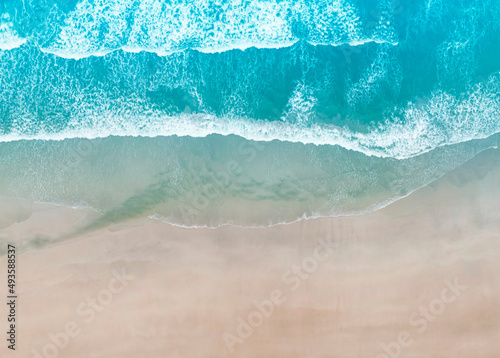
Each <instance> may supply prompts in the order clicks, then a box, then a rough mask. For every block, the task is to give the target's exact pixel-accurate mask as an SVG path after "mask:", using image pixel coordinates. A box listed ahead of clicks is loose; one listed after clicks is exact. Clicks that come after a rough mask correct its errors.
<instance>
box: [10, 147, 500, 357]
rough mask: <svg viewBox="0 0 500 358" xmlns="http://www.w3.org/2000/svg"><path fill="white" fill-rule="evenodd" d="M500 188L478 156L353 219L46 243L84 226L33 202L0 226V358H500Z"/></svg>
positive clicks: (151, 223) (83, 217) (488, 155)
mask: <svg viewBox="0 0 500 358" xmlns="http://www.w3.org/2000/svg"><path fill="white" fill-rule="evenodd" d="M499 188H500V155H499V151H498V150H488V151H486V152H483V153H481V154H480V155H478V156H477V157H476V158H474V159H473V160H472V161H470V162H468V163H466V164H464V165H463V166H462V167H460V168H458V169H456V170H455V171H453V172H451V173H448V174H447V175H446V176H444V177H442V178H441V179H439V180H437V181H436V182H434V183H432V184H431V185H428V186H426V187H424V188H422V189H420V190H418V191H416V192H415V193H413V194H411V195H410V196H408V197H406V198H404V199H401V200H399V201H397V202H396V203H393V204H391V205H389V206H387V207H386V208H384V209H381V210H378V211H376V212H373V213H370V214H366V215H362V216H352V217H339V218H323V219H312V220H304V221H300V222H296V223H292V224H288V225H277V226H273V227H268V228H252V229H246V228H239V227H230V226H226V227H221V228H218V229H205V228H198V229H186V228H180V227H174V226H171V225H169V224H165V223H163V222H160V221H155V220H150V219H137V220H132V221H129V222H123V223H116V224H114V225H112V226H109V227H107V228H104V229H99V230H96V231H92V232H87V233H84V234H80V235H75V236H74V237H72V238H69V239H65V240H60V241H57V242H52V240H53V239H54V238H57V237H59V236H60V235H62V234H67V233H70V232H72V230H75V229H76V228H78V227H81V226H83V225H85V224H86V223H88V222H90V221H91V220H92V219H94V218H95V217H96V214H95V213H93V212H92V211H90V210H76V209H70V208H66V207H61V206H53V205H48V204H37V203H34V204H30V205H32V206H30V208H31V207H32V208H33V210H34V212H33V214H32V215H31V216H29V215H27V216H29V217H28V218H26V215H24V216H23V215H20V216H19V217H20V219H19V221H20V223H18V224H15V225H12V226H9V227H6V228H3V229H0V238H1V241H2V247H1V248H2V250H3V251H2V254H3V256H2V257H1V258H0V267H1V269H0V272H2V274H1V285H2V287H4V288H5V290H2V292H4V293H6V291H7V288H6V287H7V283H6V274H5V268H6V266H7V259H6V256H5V249H6V247H7V243H10V244H14V245H15V246H16V247H17V248H18V255H17V270H18V274H17V294H18V300H17V317H18V325H17V347H16V348H17V349H16V353H15V354H14V353H13V352H8V353H11V354H10V355H9V354H7V355H5V352H6V351H7V348H6V342H5V340H3V342H4V343H3V344H2V348H1V350H2V354H1V356H2V357H8V356H17V357H40V356H42V357H71V358H78V357H82V358H83V357H85V358H92V357H95V358H97V357H122V358H123V357H125V358H127V357H134V358H140V357H148V358H151V357H186V358H195V357H207V358H208V357H252V358H278V357H279V358H282V357H287V358H291V357H301V358H302V357H304V358H313V357H328V358H333V357H363V358H364V357H367V358H369V357H373V358H387V357H392V358H395V357H402V358H404V357H408V358H410V357H411V358H420V357H422V358H424V357H425V358H430V357H434V358H438V357H439V358H452V357H453V358H462V357H463V358H470V357H484V358H486V357H491V358H498V357H500V275H499V274H500V235H499V232H500V205H499V203H500V190H499ZM5 296H6V294H5ZM258 307H260V310H259V308H258ZM261 312H263V313H261ZM6 316H7V311H6V305H5V304H3V305H2V309H1V317H3V318H2V319H3V320H4V321H3V322H4V323H3V324H2V327H3V328H2V330H5V329H7V322H6Z"/></svg>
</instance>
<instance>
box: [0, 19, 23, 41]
mask: <svg viewBox="0 0 500 358" xmlns="http://www.w3.org/2000/svg"><path fill="white" fill-rule="evenodd" d="M25 42H26V39H24V38H22V37H20V36H19V34H18V33H17V32H16V30H15V29H14V25H13V23H12V22H11V21H10V16H9V14H7V13H5V14H3V15H2V16H1V17H0V50H12V49H14V48H17V47H19V46H21V45H22V44H24V43H25Z"/></svg>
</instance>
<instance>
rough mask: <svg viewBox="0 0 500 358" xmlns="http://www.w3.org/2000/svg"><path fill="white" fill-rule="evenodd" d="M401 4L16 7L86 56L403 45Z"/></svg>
mask: <svg viewBox="0 0 500 358" xmlns="http://www.w3.org/2000/svg"><path fill="white" fill-rule="evenodd" d="M394 7H395V5H394V2H393V1H390V0H380V1H378V2H377V6H376V9H377V10H376V11H373V10H371V12H370V13H368V14H367V9H364V8H360V7H359V5H358V4H356V3H351V2H349V1H347V0H336V1H324V0H317V1H305V0H299V1H287V0H271V1H243V0H237V1H230V2H225V1H221V2H216V3H214V2H213V1H208V0H196V1H184V0H177V1H172V2H166V1H162V0H153V1H136V0H125V1H124V0H120V1H114V0H113V1H109V0H81V1H78V2H76V3H75V4H74V6H69V5H66V6H63V4H51V2H50V1H42V2H38V1H27V3H26V4H25V5H24V6H23V7H22V8H19V9H17V8H14V9H13V10H11V11H12V12H13V13H16V14H17V13H20V14H22V16H24V17H25V18H24V19H23V21H21V23H22V24H25V25H26V26H25V28H26V31H27V32H28V33H29V37H30V39H31V40H32V41H33V43H34V44H36V45H37V46H39V47H40V49H41V50H43V51H44V52H47V53H52V54H55V55H57V56H60V57H63V58H72V59H81V58H85V57H89V56H102V55H105V54H107V53H109V52H111V51H115V50H117V49H122V50H124V51H131V52H136V51H147V52H154V53H157V54H159V55H162V56H164V55H168V54H171V53H173V52H178V51H182V50H186V49H193V50H197V51H202V52H208V53H213V52H221V51H227V50H232V49H246V48H249V47H256V48H281V47H285V46H291V45H292V44H294V43H296V42H297V41H306V42H308V43H311V44H321V45H330V46H340V45H343V44H350V45H353V46H354V45H360V44H363V43H366V42H377V43H390V44H393V45H395V44H397V43H398V35H397V33H396V30H395V28H394V25H393V20H394V12H395V9H394Z"/></svg>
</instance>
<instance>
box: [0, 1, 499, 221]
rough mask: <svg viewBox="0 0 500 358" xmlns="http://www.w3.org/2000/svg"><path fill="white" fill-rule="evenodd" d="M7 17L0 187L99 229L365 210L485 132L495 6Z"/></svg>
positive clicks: (14, 5)
mask: <svg viewBox="0 0 500 358" xmlns="http://www.w3.org/2000/svg"><path fill="white" fill-rule="evenodd" d="M0 10H1V17H0V197H4V198H6V197H8V198H22V199H24V200H28V201H41V202H51V203H58V204H63V205H69V206H76V207H92V208H94V209H96V210H97V211H98V212H99V213H101V214H102V217H101V219H100V220H98V221H97V222H96V223H94V224H93V225H94V226H104V225H107V224H108V223H110V222H116V221H121V220H126V219H128V218H132V217H141V216H150V217H155V218H159V219H162V220H165V221H168V222H171V223H175V224H179V225H187V226H204V225H207V226H217V225H221V224H227V223H232V224H237V225H244V226H255V225H268V224H274V223H280V222H290V221H294V220H297V219H299V218H306V217H315V216H336V215H346V214H355V213H364V212H368V211H372V210H375V209H377V208H380V207H382V206H384V205H387V204H388V203H390V202H392V201H394V200H397V199H398V198H401V197H404V196H406V195H408V194H409V193H411V192H413V191H414V190H416V189H418V188H419V187H422V186H424V185H426V184H428V183H430V182H432V181H433V180H435V179H436V178H438V177H440V176H441V175H443V174H445V173H446V172H448V171H450V170H452V169H454V168H456V167H457V166H459V165H461V164H462V163H464V162H465V161H466V160H468V159H470V158H472V157H473V156H474V155H476V154H477V153H479V152H480V151H482V150H484V149H486V148H490V147H494V146H496V145H497V141H498V136H497V135H496V133H498V132H500V21H498V20H499V19H500V2H499V1H474V0H473V1H457V0H447V1H445V0H427V1H423V0H417V1H398V0H394V1H393V0H389V1H388V0H383V1H374V0H369V1H368V0H360V1H354V0H350V1H347V0H345V1H320V0H316V1H305V0H304V1H281V0H279V1H278V0H275V1H238V0H235V1H204V0H195V1H160V0H158V1H155V0H150V1H146V0H121V1H117V0H114V1H110V0H107V1H104V0H94V1H91V0H80V1H67V0H64V1H63V0H60V1H54V0H52V1H44V0H38V1H35V0H24V1H9V0H6V1H3V2H2V1H0ZM7 202H8V203H12V202H13V201H12V200H9V201H5V203H7ZM20 202H21V201H20ZM22 202H24V201H22ZM9 205H14V204H9ZM13 210H14V209H13ZM4 211H5V210H4ZM0 212H1V211H0ZM0 222H1V220H0Z"/></svg>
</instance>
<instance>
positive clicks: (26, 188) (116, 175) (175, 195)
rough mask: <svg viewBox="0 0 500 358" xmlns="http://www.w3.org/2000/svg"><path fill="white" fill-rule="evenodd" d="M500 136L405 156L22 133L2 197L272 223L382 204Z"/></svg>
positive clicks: (107, 219) (5, 167)
mask: <svg viewBox="0 0 500 358" xmlns="http://www.w3.org/2000/svg"><path fill="white" fill-rule="evenodd" d="M497 141H498V136H497V135H495V136H492V137H490V138H487V139H484V140H476V141H472V142H465V143H461V144H456V145H449V146H444V147H440V148H437V149H435V150H433V151H431V152H428V153H425V154H422V155H419V156H416V157H412V158H408V159H404V160H397V159H392V158H378V157H374V156H372V157H369V156H365V155H364V154H362V153H359V152H355V151H349V150H346V149H344V148H341V147H338V146H326V145H325V146H316V145H305V144H299V143H289V142H280V141H272V142H254V141H248V140H245V139H243V138H241V137H238V136H234V135H231V136H220V135H210V136H208V137H205V138H191V137H177V136H171V137H156V138H142V137H108V138H103V139H93V140H89V139H67V140H63V141H16V142H8V143H0V154H1V155H0V172H1V173H2V175H1V177H0V196H2V197H10V198H23V199H27V200H28V201H35V202H51V203H57V204H62V205H67V206H72V207H91V208H94V209H95V210H97V211H98V212H99V213H100V214H101V216H100V219H98V220H97V221H96V222H94V223H92V224H90V226H89V227H88V228H87V229H96V228H99V227H104V226H107V225H109V224H111V223H116V222H121V221H125V220H128V219H131V218H137V217H146V216H149V217H154V218H157V219H160V220H164V221H167V222H169V223H173V224H177V225H183V226H209V227H216V226H219V225H224V224H233V225H241V226H266V225H270V224H277V223H284V222H291V221H295V220H297V219H299V218H305V217H319V216H338V215H350V214H359V213H364V212H369V211H372V210H376V209H377V208H380V207H382V206H385V205H387V204H389V203H390V202H392V201H394V200H397V199H398V198H401V197H403V196H406V195H408V194H409V193H411V192H413V191H414V190H416V189H417V188H419V187H422V186H424V185H426V184H428V183H430V182H432V181H433V180H435V179H436V178H438V177H440V176H442V175H443V174H445V173H447V172H449V171H450V170H452V169H454V168H456V167H458V166H459V165H461V164H462V163H464V162H465V161H467V160H468V159H470V158H472V157H474V156H475V155H476V154H477V153H479V152H481V151H482V150H485V149H487V148H490V147H495V146H496V145H497ZM7 203H10V204H9V205H14V206H15V205H16V204H12V201H11V202H7ZM19 203H23V202H19ZM19 203H18V205H21V204H19ZM14 209H15V208H13V210H14ZM5 221H6V219H5V218H4V226H5V225H7V224H8V223H6V222H5ZM7 221H8V220H7Z"/></svg>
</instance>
